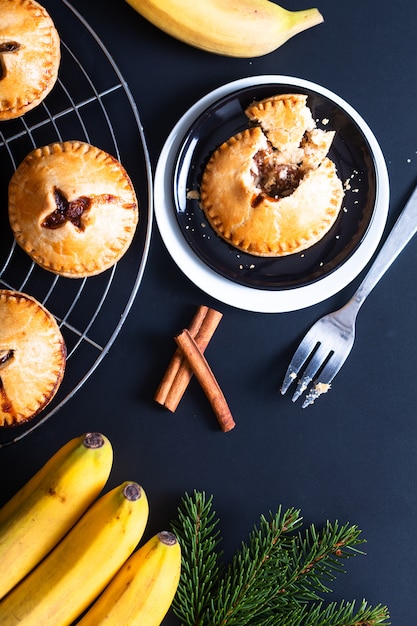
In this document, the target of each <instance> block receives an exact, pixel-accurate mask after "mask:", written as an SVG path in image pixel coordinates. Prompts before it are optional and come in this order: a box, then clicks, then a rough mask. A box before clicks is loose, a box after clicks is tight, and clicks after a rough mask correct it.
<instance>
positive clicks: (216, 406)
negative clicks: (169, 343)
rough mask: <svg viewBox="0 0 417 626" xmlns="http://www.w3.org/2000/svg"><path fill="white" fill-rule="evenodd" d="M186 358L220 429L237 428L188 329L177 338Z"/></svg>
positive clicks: (220, 391) (217, 384)
mask: <svg viewBox="0 0 417 626" xmlns="http://www.w3.org/2000/svg"><path fill="white" fill-rule="evenodd" d="M175 341H176V343H177V345H178V346H179V347H180V349H181V351H182V353H183V355H184V357H185V358H186V359H187V362H188V364H189V366H190V367H191V369H192V371H193V373H194V375H195V377H196V378H197V380H198V382H199V383H200V385H201V388H202V389H203V391H204V393H205V394H206V396H207V399H208V401H209V402H210V404H211V407H212V409H213V411H214V413H215V415H216V418H217V421H218V422H219V425H220V428H221V429H222V431H223V432H228V431H229V430H232V428H234V427H235V425H236V424H235V421H234V419H233V416H232V414H231V412H230V409H229V406H228V404H227V401H226V398H225V397H224V394H223V392H222V390H221V388H220V385H219V383H218V382H217V380H216V378H215V376H214V374H213V372H212V370H211V368H210V366H209V364H208V363H207V360H206V358H205V357H204V355H203V354H202V353H201V351H200V350H199V347H198V345H197V344H196V342H195V341H194V339H193V338H192V336H191V334H190V333H189V331H188V330H187V329H184V330H183V331H182V332H181V333H180V334H179V335H177V336H176V337H175Z"/></svg>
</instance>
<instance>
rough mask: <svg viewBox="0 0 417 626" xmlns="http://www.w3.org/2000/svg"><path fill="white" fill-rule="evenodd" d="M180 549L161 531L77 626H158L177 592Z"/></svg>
mask: <svg viewBox="0 0 417 626" xmlns="http://www.w3.org/2000/svg"><path fill="white" fill-rule="evenodd" d="M180 572H181V549H180V545H179V543H178V541H177V539H176V537H175V536H174V535H173V534H172V533H170V532H167V531H162V532H160V533H158V534H157V535H155V536H154V537H152V538H151V539H150V540H149V541H148V542H147V543H145V545H144V546H142V547H141V548H140V549H139V550H137V551H136V552H134V553H133V554H132V556H131V557H130V558H129V559H128V560H127V561H126V563H125V564H124V565H123V567H121V569H120V570H119V572H118V573H117V574H116V576H115V577H114V578H113V580H112V581H111V583H110V585H109V586H108V587H107V589H105V591H104V592H103V593H102V595H101V596H100V597H99V598H98V600H97V601H96V602H95V604H93V606H92V607H91V609H90V610H89V611H88V612H87V613H86V614H85V616H84V617H83V618H82V619H81V621H80V622H79V623H78V626H101V625H102V624H103V625H104V624H107V625H108V626H121V625H122V624H123V626H159V624H161V622H162V620H163V619H164V617H165V615H166V613H167V612H168V609H169V607H170V606H171V603H172V600H173V599H174V596H175V593H176V591H177V587H178V583H179V578H180Z"/></svg>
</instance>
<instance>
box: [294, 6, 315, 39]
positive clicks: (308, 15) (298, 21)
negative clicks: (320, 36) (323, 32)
mask: <svg viewBox="0 0 417 626" xmlns="http://www.w3.org/2000/svg"><path fill="white" fill-rule="evenodd" d="M288 13H289V15H288V29H289V31H290V33H291V37H292V36H294V35H297V34H298V33H301V32H302V31H303V30H307V29H308V28H312V27H313V26H317V24H321V23H322V22H324V17H323V15H322V14H321V13H320V11H319V10H318V9H315V8H313V9H304V10H301V11H288Z"/></svg>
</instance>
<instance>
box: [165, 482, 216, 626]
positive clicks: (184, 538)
mask: <svg viewBox="0 0 417 626" xmlns="http://www.w3.org/2000/svg"><path fill="white" fill-rule="evenodd" d="M212 500H213V496H211V497H210V498H208V499H207V498H206V495H205V493H204V492H202V493H200V492H197V491H194V497H193V498H191V496H189V495H188V494H185V496H184V497H183V499H182V506H181V507H180V508H179V509H178V519H177V520H176V521H174V522H172V529H173V532H174V533H175V534H176V536H177V538H178V541H179V542H180V545H181V550H182V568H181V580H180V584H179V587H178V592H177V594H176V597H175V599H174V602H173V610H174V613H175V614H176V616H177V617H178V618H179V619H180V620H182V621H183V623H184V624H186V625H187V626H198V625H199V624H205V623H207V622H206V620H205V615H206V613H207V611H208V609H209V606H210V601H211V598H212V596H213V594H214V593H215V587H216V586H217V584H218V580H219V578H220V577H221V574H222V565H221V564H220V562H219V560H220V557H221V555H222V552H221V551H219V550H218V549H217V548H218V544H219V543H220V532H219V530H218V529H217V525H218V523H219V520H217V519H215V512H214V511H212Z"/></svg>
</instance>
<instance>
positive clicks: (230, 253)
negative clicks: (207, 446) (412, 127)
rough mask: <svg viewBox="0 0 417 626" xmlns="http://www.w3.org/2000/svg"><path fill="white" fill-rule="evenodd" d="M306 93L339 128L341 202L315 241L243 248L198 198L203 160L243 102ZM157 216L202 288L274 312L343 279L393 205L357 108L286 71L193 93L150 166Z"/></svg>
mask: <svg viewBox="0 0 417 626" xmlns="http://www.w3.org/2000/svg"><path fill="white" fill-rule="evenodd" d="M289 92H295V93H303V94H306V95H307V96H308V104H309V106H310V107H311V110H312V113H313V116H314V118H315V119H316V123H317V125H318V127H322V128H324V129H327V130H330V129H333V130H335V131H336V133H337V134H336V137H335V139H334V141H333V145H332V148H331V151H330V155H329V156H330V157H331V158H332V159H333V160H334V162H335V163H336V165H337V168H338V173H339V175H340V178H341V180H342V182H343V183H344V185H345V187H346V193H345V198H344V204H343V209H342V211H341V214H340V216H339V218H338V220H337V222H336V224H335V225H334V226H333V228H332V229H331V231H330V232H329V233H328V234H327V235H326V236H325V237H323V239H322V240H321V241H320V242H318V243H317V244H316V245H315V246H312V247H311V248H309V249H307V250H305V251H303V252H301V253H298V254H293V255H289V256H286V257H281V258H265V257H258V256H253V255H249V254H246V253H243V252H241V251H239V250H238V249H237V248H234V247H233V246H230V245H229V244H228V243H227V242H225V241H224V240H223V239H221V238H220V237H218V236H217V235H216V234H215V232H214V231H213V230H212V228H211V227H210V225H209V224H208V222H207V220H206V219H205V217H204V214H203V212H202V210H201V208H200V205H199V200H198V198H199V185H200V180H201V176H202V172H203V171H204V167H205V165H206V163H207V160H208V159H209V158H210V155H211V154H212V153H213V151H214V150H215V149H216V148H217V146H218V145H220V144H221V143H222V142H224V141H226V140H227V139H228V138H229V137H231V136H232V135H234V134H235V133H237V132H239V131H241V130H243V129H244V128H246V127H247V126H248V120H247V119H246V116H245V115H244V110H245V107H246V106H247V105H248V104H249V103H250V102H252V101H253V100H259V99H262V98H264V97H266V96H271V95H273V94H278V93H289ZM154 199H155V204H154V208H155V217H156V221H157V224H158V228H159V232H160V234H161V236H162V239H163V241H164V243H165V245H166V247H167V249H168V251H169V253H170V254H171V256H172V258H173V259H174V261H175V262H176V263H177V265H178V266H179V267H180V268H181V270H182V271H183V272H184V274H186V276H188V278H189V279H190V280H191V281H193V282H194V283H195V284H196V285H197V286H198V287H200V288H201V289H202V290H203V291H205V292H206V293H208V294H210V295H211V296H213V297H215V298H217V299H218V300H221V301H222V302H225V303H226V304H230V305H232V306H236V307H239V308H242V309H247V310H250V311H258V312H265V313H278V312H286V311H293V310H296V309H300V308H305V307H308V306H311V305H312V304H316V303H318V302H321V301H322V300H325V299H326V298H329V297H330V296H332V295H333V294H335V293H337V292H338V291H340V290H341V289H343V288H344V287H345V286H346V285H347V284H348V283H349V282H351V281H352V280H353V279H354V278H355V277H356V276H357V275H358V274H359V272H361V271H362V270H363V268H364V267H365V266H366V264H367V263H368V261H369V260H370V259H371V257H372V255H373V253H374V252H375V250H376V248H377V246H378V244H379V241H380V239H381V236H382V233H383V230H384V227H385V223H386V218H387V214H388V206H389V181H388V172H387V167H386V163H385V159H384V156H383V154H382V151H381V148H380V146H379V144H378V142H377V140H376V138H375V136H374V134H373V133H372V131H371V129H370V128H369V126H368V125H367V124H366V122H365V121H364V120H363V119H362V117H361V116H360V115H359V114H358V113H357V112H356V111H355V110H354V109H353V108H352V107H351V106H350V105H349V104H348V103H347V102H345V101H344V100H343V99H342V98H340V96H337V95H336V94H334V93H332V92H331V91H329V90H328V89H326V88H325V87H321V86H320V85H316V84H315V83H312V82H310V81H306V80H304V79H301V78H295V77H291V76H280V75H276V76H275V75H268V76H250V77H248V78H242V79H239V80H236V81H234V82H231V83H227V84H225V85H222V86H220V87H218V88H217V89H215V90H214V91H212V92H210V93H208V94H207V95H206V96H204V97H203V98H201V99H200V100H198V101H197V102H196V103H195V104H194V105H193V106H192V107H191V108H190V109H189V110H188V111H186V113H184V115H183V116H182V117H181V119H180V120H179V121H178V122H177V124H176V125H175V126H174V128H173V129H172V131H171V132H170V134H169V136H168V137H167V140H166V141H165V144H164V146H163V148H162V151H161V154H160V156H159V159H158V163H157V166H156V170H155V179H154Z"/></svg>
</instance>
